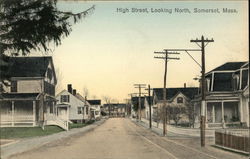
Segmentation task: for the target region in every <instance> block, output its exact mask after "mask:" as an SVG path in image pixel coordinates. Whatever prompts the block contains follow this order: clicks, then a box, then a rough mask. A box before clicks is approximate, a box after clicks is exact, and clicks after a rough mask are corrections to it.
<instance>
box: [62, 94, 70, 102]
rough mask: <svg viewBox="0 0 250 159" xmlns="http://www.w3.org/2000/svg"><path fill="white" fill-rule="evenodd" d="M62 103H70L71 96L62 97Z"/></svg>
mask: <svg viewBox="0 0 250 159" xmlns="http://www.w3.org/2000/svg"><path fill="white" fill-rule="evenodd" d="M61 102H67V103H69V95H61Z"/></svg>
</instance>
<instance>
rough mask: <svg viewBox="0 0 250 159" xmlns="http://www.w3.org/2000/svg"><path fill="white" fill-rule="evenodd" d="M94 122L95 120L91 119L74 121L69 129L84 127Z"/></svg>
mask: <svg viewBox="0 0 250 159" xmlns="http://www.w3.org/2000/svg"><path fill="white" fill-rule="evenodd" d="M94 122H95V120H89V121H87V122H86V123H72V124H69V129H73V128H82V127H84V126H87V125H90V124H92V123H94Z"/></svg>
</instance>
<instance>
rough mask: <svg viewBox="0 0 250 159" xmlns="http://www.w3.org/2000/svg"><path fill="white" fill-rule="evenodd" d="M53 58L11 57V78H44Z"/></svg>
mask: <svg viewBox="0 0 250 159" xmlns="http://www.w3.org/2000/svg"><path fill="white" fill-rule="evenodd" d="M49 61H52V57H51V56H43V57H11V58H10V64H11V67H10V70H9V74H10V77H44V76H45V73H46V70H47V68H48V65H49Z"/></svg>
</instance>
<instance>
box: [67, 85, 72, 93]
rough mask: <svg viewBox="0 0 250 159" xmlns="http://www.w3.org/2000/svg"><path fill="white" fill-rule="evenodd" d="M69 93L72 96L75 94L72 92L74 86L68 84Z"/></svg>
mask: <svg viewBox="0 0 250 159" xmlns="http://www.w3.org/2000/svg"><path fill="white" fill-rule="evenodd" d="M68 92H69V93H71V94H72V93H73V92H72V84H68Z"/></svg>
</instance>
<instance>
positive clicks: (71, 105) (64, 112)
mask: <svg viewBox="0 0 250 159" xmlns="http://www.w3.org/2000/svg"><path fill="white" fill-rule="evenodd" d="M69 87H71V85H70V86H69V85H68V88H69ZM56 99H57V105H56V112H57V115H58V116H59V117H60V118H62V119H65V120H67V121H71V122H74V123H76V122H85V121H87V120H89V114H90V109H89V107H90V104H89V103H88V102H87V101H82V100H80V99H79V98H77V97H76V96H74V95H73V94H71V93H70V92H69V91H67V90H63V91H61V92H60V93H59V94H57V96H56Z"/></svg>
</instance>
